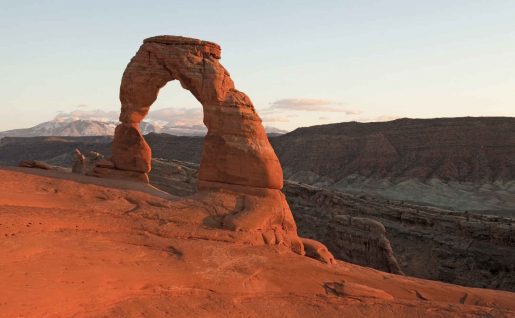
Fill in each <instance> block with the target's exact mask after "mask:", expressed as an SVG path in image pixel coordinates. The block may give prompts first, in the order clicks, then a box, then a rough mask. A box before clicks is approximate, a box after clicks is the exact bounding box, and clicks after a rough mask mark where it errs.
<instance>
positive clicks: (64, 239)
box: [0, 168, 515, 318]
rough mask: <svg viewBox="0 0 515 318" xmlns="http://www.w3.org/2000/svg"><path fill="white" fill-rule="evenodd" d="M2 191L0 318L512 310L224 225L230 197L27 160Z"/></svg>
mask: <svg viewBox="0 0 515 318" xmlns="http://www.w3.org/2000/svg"><path fill="white" fill-rule="evenodd" d="M0 189H1V191H0V238H1V239H0V255H2V257H0V268H1V269H2V270H1V271H0V280H1V282H2V285H1V286H2V288H0V299H2V301H1V302H0V315H1V316H3V317H20V316H21V317H45V316H50V317H138V316H143V317H167V316H173V317H192V316H194V317H228V316H229V317H239V316H245V317H320V316H324V317H340V316H345V317H395V318H397V317H512V316H513V315H515V296H514V294H513V293H509V292H502V291H493V290H485V289H474V288H466V287H461V286H456V285H449V284H444V283H439V282H434V281H425V280H421V279H416V278H412V277H404V276H398V275H393V274H387V273H384V272H379V271H375V270H372V269H369V268H364V267H359V266H356V265H352V264H348V263H345V262H341V261H338V262H337V263H336V264H334V265H331V266H328V265H327V264H323V263H321V262H319V261H317V260H314V259H310V258H307V257H303V256H301V255H298V254H297V253H293V252H292V251H291V250H290V249H289V248H288V247H286V246H284V245H280V244H279V245H273V246H266V245H263V244H262V243H260V240H262V238H261V236H258V235H255V236H249V235H248V233H245V232H236V231H231V230H227V229H223V228H221V227H220V216H223V215H224V214H226V213H231V210H233V209H234V207H235V206H237V205H238V203H237V201H238V200H233V197H232V195H228V196H225V195H224V194H222V193H218V194H213V193H212V194H211V195H212V196H214V197H216V200H211V201H209V204H206V202H207V201H205V200H202V199H201V198H198V197H197V198H196V199H192V198H190V199H188V200H184V199H180V200H177V198H174V197H173V196H170V195H169V194H166V193H163V192H160V191H158V190H156V189H155V188H152V187H151V186H149V185H146V184H143V183H132V182H127V181H118V180H113V179H102V178H93V177H87V176H83V175H77V174H71V173H67V174H63V173H58V172H54V171H48V170H40V169H37V170H36V169H21V168H18V169H14V170H6V169H0ZM215 202H217V203H216V204H214V203H215ZM29 295H30V296H29ZM56 304H57V305H56Z"/></svg>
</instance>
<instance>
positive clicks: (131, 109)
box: [112, 36, 283, 189]
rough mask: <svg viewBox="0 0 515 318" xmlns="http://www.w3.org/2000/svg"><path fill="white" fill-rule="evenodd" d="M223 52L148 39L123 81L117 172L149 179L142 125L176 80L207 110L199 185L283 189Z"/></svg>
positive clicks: (201, 44)
mask: <svg viewBox="0 0 515 318" xmlns="http://www.w3.org/2000/svg"><path fill="white" fill-rule="evenodd" d="M220 57H221V51H220V47H219V46H218V45H216V44H214V43H211V42H205V41H200V40H196V39H189V38H183V37H175V36H159V37H154V38H149V39H146V40H145V41H144V43H143V45H142V46H141V47H140V49H139V50H138V52H137V53H136V55H135V56H134V57H133V58H132V59H131V61H130V63H129V64H128V65H127V68H126V70H125V72H124V74H123V77H122V83H121V86H120V101H121V104H122V107H121V113H120V121H121V124H120V125H119V126H118V127H117V128H116V131H115V138H114V141H113V157H112V161H113V163H114V165H115V167H116V168H117V169H119V170H127V171H132V172H135V173H142V174H146V173H148V172H149V171H150V169H151V167H150V164H151V156H152V155H151V151H150V148H149V146H148V144H147V143H146V141H145V139H144V138H143V136H142V135H141V132H140V129H139V124H140V123H141V121H142V120H143V119H144V118H145V117H146V116H147V114H148V112H149V110H150V106H151V105H152V104H154V102H155V101H156V99H157V96H158V94H159V90H160V89H161V88H163V87H164V86H165V85H166V84H167V83H168V82H170V81H173V80H177V81H178V82H179V83H180V85H181V86H182V87H183V88H184V89H186V90H188V91H190V92H191V94H193V96H194V97H195V98H196V99H197V100H198V101H199V102H200V104H201V105H202V109H203V122H204V124H205V126H206V127H207V134H206V136H205V139H204V147H203V151H202V159H201V162H200V171H199V186H200V187H201V186H203V185H206V184H210V183H217V184H230V185H241V186H250V187H257V188H269V189H281V188H282V184H283V179H282V178H283V176H282V169H281V166H280V163H279V160H278V159H277V156H276V155H275V152H274V151H273V149H272V147H271V145H270V143H269V141H268V138H267V136H266V133H265V130H264V127H263V125H262V123H261V119H260V118H259V116H258V114H257V113H256V111H255V109H254V106H253V105H252V102H251V101H250V99H249V98H248V97H247V95H245V94H244V93H242V92H240V91H238V90H237V89H236V88H235V86H234V83H233V81H232V80H231V78H230V75H229V73H228V72H227V71H226V70H225V68H224V67H223V66H222V65H221V64H220V62H219V59H220Z"/></svg>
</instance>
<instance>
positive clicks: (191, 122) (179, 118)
mask: <svg viewBox="0 0 515 318" xmlns="http://www.w3.org/2000/svg"><path fill="white" fill-rule="evenodd" d="M147 118H148V119H153V120H161V121H166V122H168V123H169V124H170V125H172V126H195V125H204V123H203V121H202V120H203V112H202V107H195V108H172V107H169V108H162V109H157V110H152V109H151V110H150V112H149V114H148V116H147Z"/></svg>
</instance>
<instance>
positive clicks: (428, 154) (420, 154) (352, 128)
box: [273, 117, 515, 182]
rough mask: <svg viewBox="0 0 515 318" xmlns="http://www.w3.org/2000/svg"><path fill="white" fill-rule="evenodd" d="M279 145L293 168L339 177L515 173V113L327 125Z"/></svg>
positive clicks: (507, 176)
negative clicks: (511, 116)
mask: <svg viewBox="0 0 515 318" xmlns="http://www.w3.org/2000/svg"><path fill="white" fill-rule="evenodd" d="M321 141H323V142H321ZM273 145H274V149H275V150H276V152H277V154H278V156H279V158H280V159H281V162H282V164H283V165H284V166H285V167H288V168H289V169H291V171H293V172H299V171H312V172H314V173H317V174H319V175H321V176H326V177H329V178H331V179H332V180H333V181H334V182H337V181H338V180H339V179H342V178H344V177H346V176H349V175H353V174H358V175H362V176H365V177H375V178H401V179H406V178H418V179H430V178H438V179H441V180H445V181H451V180H454V181H462V182H482V181H496V180H502V181H507V180H514V179H515V162H513V158H514V157H515V118H510V117H479V118H473V117H465V118H436V119H408V118H406V119H398V120H394V121H389V122H378V123H357V122H349V123H339V124H330V125H321V126H313V127H306V128H299V129H296V130H295V131H293V132H291V133H289V134H286V135H283V136H279V137H277V138H274V141H273ZM300 154H302V156H300Z"/></svg>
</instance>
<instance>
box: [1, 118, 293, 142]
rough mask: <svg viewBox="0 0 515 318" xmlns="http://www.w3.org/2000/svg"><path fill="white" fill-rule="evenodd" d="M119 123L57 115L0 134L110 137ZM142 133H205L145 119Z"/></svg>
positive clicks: (269, 130)
mask: <svg viewBox="0 0 515 318" xmlns="http://www.w3.org/2000/svg"><path fill="white" fill-rule="evenodd" d="M117 124H118V121H116V120H111V119H108V118H97V117H91V118H81V117H79V118H77V117H73V116H70V117H63V116H58V117H56V118H55V119H53V120H51V121H46V122H43V123H41V124H38V125H36V126H34V127H30V128H22V129H13V130H7V131H1V132H0V138H3V137H40V136H70V137H80V136H112V135H113V134H114V129H115V128H116V125H117ZM140 128H141V132H142V133H143V134H144V135H146V134H149V133H166V134H170V135H176V136H204V135H205V134H206V132H207V129H206V126H204V125H203V124H182V125H177V124H176V123H174V122H167V121H164V120H152V119H150V120H148V121H144V122H142V123H141V124H140ZM265 130H266V131H267V133H268V134H269V135H272V136H278V135H282V134H284V133H286V131H285V130H281V129H278V128H275V127H265Z"/></svg>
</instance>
